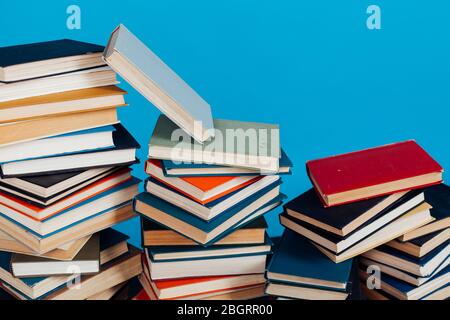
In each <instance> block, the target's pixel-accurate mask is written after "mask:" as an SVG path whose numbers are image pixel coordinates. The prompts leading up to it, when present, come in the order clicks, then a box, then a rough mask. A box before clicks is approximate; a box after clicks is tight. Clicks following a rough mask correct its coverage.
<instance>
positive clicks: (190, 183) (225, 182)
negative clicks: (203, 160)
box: [145, 159, 262, 205]
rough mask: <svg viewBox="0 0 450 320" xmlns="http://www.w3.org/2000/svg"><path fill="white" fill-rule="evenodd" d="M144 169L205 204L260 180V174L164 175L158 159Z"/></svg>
mask: <svg viewBox="0 0 450 320" xmlns="http://www.w3.org/2000/svg"><path fill="white" fill-rule="evenodd" d="M145 171H146V172H147V173H148V174H149V175H150V176H151V177H152V178H154V179H156V180H158V181H160V182H162V183H164V184H165V185H167V186H169V187H170V188H172V189H175V190H176V191H178V192H180V193H182V194H184V195H185V196H187V197H189V198H191V199H193V200H194V201H196V202H198V203H200V204H202V205H206V204H208V203H210V202H212V201H214V200H217V199H219V198H222V197H224V196H226V195H228V194H230V193H232V192H234V191H237V190H240V189H242V188H244V187H247V186H249V185H251V184H252V183H255V182H256V181H258V180H260V179H261V178H262V177H261V176H217V177H215V176H209V177H166V176H164V173H163V170H162V164H161V161H160V160H154V159H150V160H148V161H147V163H146V168H145Z"/></svg>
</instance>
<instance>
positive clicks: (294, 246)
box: [268, 230, 353, 290]
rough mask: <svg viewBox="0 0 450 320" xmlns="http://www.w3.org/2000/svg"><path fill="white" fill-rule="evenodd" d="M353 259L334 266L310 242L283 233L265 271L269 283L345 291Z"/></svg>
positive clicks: (291, 233)
mask: <svg viewBox="0 0 450 320" xmlns="http://www.w3.org/2000/svg"><path fill="white" fill-rule="evenodd" d="M352 263H353V260H352V259H349V260H347V261H344V262H342V263H338V264H336V263H334V262H333V261H331V260H330V259H328V258H327V257H326V256H325V255H323V254H322V253H321V252H320V251H319V250H318V249H317V248H316V247H315V246H314V245H313V244H311V242H309V241H308V240H307V239H306V238H304V237H302V236H299V235H297V234H296V233H294V232H292V231H290V230H285V232H284V234H283V238H282V239H281V243H280V244H279V246H278V247H277V249H276V250H275V254H274V256H273V258H272V261H271V263H270V265H269V268H268V277H269V279H270V280H275V281H278V282H286V283H292V284H294V285H295V284H296V285H305V284H306V285H316V286H320V287H330V288H335V289H337V288H340V289H341V290H346V288H347V284H348V282H349V279H350V275H351V271H352Z"/></svg>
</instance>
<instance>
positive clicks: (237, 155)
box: [149, 115, 281, 173]
mask: <svg viewBox="0 0 450 320" xmlns="http://www.w3.org/2000/svg"><path fill="white" fill-rule="evenodd" d="M214 127H215V130H216V135H215V138H214V139H211V140H209V141H206V142H205V143H204V144H200V143H198V142H196V141H193V140H192V139H190V137H188V138H187V137H185V136H183V135H182V134H174V132H176V129H177V127H176V125H175V124H174V123H173V122H171V121H170V120H169V119H168V118H167V117H166V116H164V115H161V116H160V117H159V119H158V122H157V124H156V126H155V129H154V131H153V135H152V138H151V140H150V145H149V157H150V158H155V159H163V160H171V161H174V162H184V163H186V162H193V163H206V164H212V165H225V166H234V167H242V168H251V169H255V170H260V171H261V172H268V173H278V171H279V162H280V156H281V148H280V133H279V126H278V125H273V124H265V123H256V122H243V121H234V120H219V119H215V120H214Z"/></svg>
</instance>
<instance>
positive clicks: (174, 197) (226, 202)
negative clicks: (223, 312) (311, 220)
mask: <svg viewBox="0 0 450 320" xmlns="http://www.w3.org/2000/svg"><path fill="white" fill-rule="evenodd" d="M104 60H105V61H106V62H107V63H108V64H109V65H110V66H111V67H112V68H113V69H114V70H115V71H116V72H117V73H119V74H120V75H121V76H122V77H123V78H124V79H126V80H127V81H128V82H129V83H130V84H131V85H132V86H133V87H134V88H136V89H137V90H138V91H139V92H140V93H141V94H142V95H143V96H144V97H146V98H147V99H148V100H149V101H150V102H151V103H153V104H154V105H155V106H156V107H158V108H159V109H160V111H161V112H162V113H163V114H162V115H161V116H160V117H159V119H158V121H157V123H156V126H155V129H154V131H153V135H152V137H151V141H150V146H149V160H148V161H147V162H146V165H145V171H146V173H147V174H148V176H149V177H148V179H147V181H146V182H145V192H144V193H142V194H140V195H138V196H137V197H136V198H135V201H134V210H135V212H136V213H137V214H139V215H140V216H141V222H142V237H143V241H142V242H143V246H144V251H145V253H144V255H143V257H142V260H143V269H144V272H143V274H142V275H141V277H140V279H141V282H142V285H143V287H144V290H145V292H142V295H139V299H142V297H144V299H152V300H159V299H250V298H256V297H260V296H262V295H264V287H265V282H266V280H265V276H264V273H265V269H266V262H267V256H268V254H269V253H271V245H272V243H271V241H270V239H269V237H268V236H267V234H266V228H267V224H266V222H265V220H264V217H263V216H264V214H265V213H267V212H269V211H270V210H272V209H274V208H275V207H277V206H279V205H280V204H281V201H282V199H283V195H282V194H281V193H280V184H281V180H280V174H282V173H289V172H290V167H291V163H290V161H289V159H288V157H287V155H286V154H285V153H284V152H282V150H281V148H280V136H279V127H278V126H277V125H271V124H264V123H252V122H240V121H230V120H219V119H213V118H212V113H211V108H210V106H209V104H208V103H207V102H206V101H205V100H203V98H201V97H200V96H199V95H198V94H197V93H196V92H195V91H194V90H193V89H192V88H191V87H190V86H189V85H188V84H187V83H186V82H184V81H183V80H182V79H181V78H180V77H179V76H178V75H177V74H176V73H175V72H174V71H172V70H171V69H170V68H169V67H168V66H167V65H166V64H165V63H164V62H163V61H161V59H159V58H158V57H157V56H156V54H154V53H153V52H152V51H151V50H150V49H149V48H148V47H147V46H145V44H143V43H142V42H141V41H140V40H139V39H138V38H137V37H136V36H134V35H133V34H132V33H131V32H130V31H129V30H127V29H126V28H125V27H124V26H123V25H121V26H119V27H118V28H117V29H116V30H115V31H114V32H113V34H112V36H111V39H110V41H109V43H108V47H107V48H106V50H105V56H104Z"/></svg>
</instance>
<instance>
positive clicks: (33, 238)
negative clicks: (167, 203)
mask: <svg viewBox="0 0 450 320" xmlns="http://www.w3.org/2000/svg"><path fill="white" fill-rule="evenodd" d="M135 217H136V215H135V214H134V212H133V209H132V206H131V202H128V203H124V204H123V205H120V206H117V207H114V208H111V209H110V210H107V211H105V212H103V213H100V214H98V215H96V216H94V217H91V218H90V219H88V220H84V221H81V222H79V223H77V224H73V225H71V226H68V227H67V228H65V229H63V230H60V232H58V233H55V234H52V235H50V236H47V237H39V236H37V235H35V234H33V233H31V232H30V231H28V230H27V229H25V228H23V227H22V226H20V225H18V224H17V223H15V222H13V221H12V220H10V219H7V218H5V217H3V216H1V215H0V229H1V230H2V231H3V232H5V233H7V234H8V235H10V236H11V237H13V238H15V239H16V240H17V241H20V242H21V243H23V244H24V245H26V246H27V247H28V248H30V249H31V250H33V251H34V252H36V253H39V254H45V253H48V252H50V251H52V250H54V249H56V248H59V247H61V246H64V245H66V244H67V243H70V242H72V241H75V240H77V239H80V238H83V237H86V236H88V235H91V234H93V233H96V232H99V231H102V230H105V229H107V228H110V227H112V226H114V225H116V224H119V223H121V222H124V221H127V220H130V219H132V218H135Z"/></svg>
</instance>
